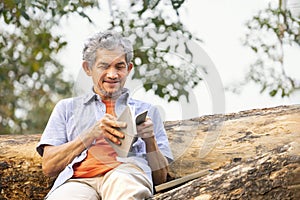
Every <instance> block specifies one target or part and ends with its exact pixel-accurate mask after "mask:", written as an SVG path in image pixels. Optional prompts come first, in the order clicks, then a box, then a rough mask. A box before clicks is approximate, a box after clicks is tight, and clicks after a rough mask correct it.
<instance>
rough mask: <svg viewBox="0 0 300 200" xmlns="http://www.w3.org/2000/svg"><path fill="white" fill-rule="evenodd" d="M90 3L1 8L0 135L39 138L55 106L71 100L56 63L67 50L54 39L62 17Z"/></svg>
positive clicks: (9, 1) (5, 4)
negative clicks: (61, 99) (64, 100)
mask: <svg viewBox="0 0 300 200" xmlns="http://www.w3.org/2000/svg"><path fill="white" fill-rule="evenodd" d="M94 6H97V3H95V2H94V1H92V0H91V1H87V0H86V1H65V0H63V1H60V0H55V1H54V0H53V1H39V0H37V1H29V0H25V1H16V0H3V1H1V2H0V20H1V28H0V82H1V84H0V91H1V93H0V133H1V134H9V133H25V131H26V133H38V132H40V131H41V130H42V129H43V127H44V126H45V123H46V122H47V120H48V118H49V115H50V113H51V110H52V108H53V106H54V103H55V102H57V100H58V99H60V98H62V97H65V96H69V95H70V94H71V88H72V83H71V82H69V81H67V80H65V79H64V78H63V66H62V65H61V64H60V62H59V61H58V60H57V59H56V58H55V56H56V54H57V53H58V52H59V51H60V50H61V49H62V48H63V47H64V46H65V45H66V42H65V41H64V40H63V37H62V36H61V35H59V34H54V33H53V31H52V30H53V28H54V27H55V26H57V25H58V24H59V21H60V19H61V17H64V16H68V15H69V14H70V13H78V14H79V15H81V16H82V17H85V18H87V19H89V17H88V16H87V15H86V14H85V13H84V11H83V10H84V9H85V8H88V7H94Z"/></svg>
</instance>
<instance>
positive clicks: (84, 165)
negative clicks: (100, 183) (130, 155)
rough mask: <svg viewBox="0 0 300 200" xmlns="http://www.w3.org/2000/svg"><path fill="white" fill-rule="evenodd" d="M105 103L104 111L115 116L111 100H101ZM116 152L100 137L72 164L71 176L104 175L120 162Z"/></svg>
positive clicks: (89, 176)
mask: <svg viewBox="0 0 300 200" xmlns="http://www.w3.org/2000/svg"><path fill="white" fill-rule="evenodd" d="M102 102H103V103H104V104H105V105H106V113H109V114H111V115H114V116H115V112H114V107H115V102H113V101H102ZM116 156H117V153H116V152H115V150H114V149H113V148H112V147H111V146H110V145H109V143H108V142H107V141H106V140H105V139H104V137H101V138H99V139H97V141H96V143H95V144H94V145H93V146H92V147H91V148H89V149H88V151H87V156H86V158H85V159H84V160H83V161H82V162H81V163H77V164H75V165H74V166H73V169H74V174H73V178H91V177H95V176H99V175H104V174H105V173H106V172H108V171H110V170H111V169H113V168H115V167H117V166H118V165H119V164H120V162H119V161H117V160H116Z"/></svg>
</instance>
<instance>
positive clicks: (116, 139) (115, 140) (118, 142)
mask: <svg viewBox="0 0 300 200" xmlns="http://www.w3.org/2000/svg"><path fill="white" fill-rule="evenodd" d="M104 137H105V138H107V139H109V140H110V141H112V142H113V143H115V144H119V145H120V144H121V141H120V140H119V139H118V138H116V137H115V136H114V135H112V134H111V133H110V132H108V131H104Z"/></svg>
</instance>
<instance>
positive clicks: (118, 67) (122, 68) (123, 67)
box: [116, 64, 127, 70]
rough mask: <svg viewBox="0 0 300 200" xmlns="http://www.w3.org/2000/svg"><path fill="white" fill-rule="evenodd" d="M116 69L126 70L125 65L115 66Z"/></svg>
mask: <svg viewBox="0 0 300 200" xmlns="http://www.w3.org/2000/svg"><path fill="white" fill-rule="evenodd" d="M116 68H117V69H118V70H124V69H126V68H127V65H125V64H117V65H116Z"/></svg>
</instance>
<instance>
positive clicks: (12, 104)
mask: <svg viewBox="0 0 300 200" xmlns="http://www.w3.org/2000/svg"><path fill="white" fill-rule="evenodd" d="M108 2H109V4H110V6H111V13H112V16H111V17H112V18H111V29H115V30H117V31H122V32H123V33H124V35H125V36H129V37H131V39H132V40H134V41H135V44H134V49H135V55H136V57H135V60H134V62H135V64H136V65H139V66H140V67H139V68H138V69H137V70H135V74H134V76H133V77H134V78H137V79H142V80H143V83H144V87H145V88H146V90H149V89H154V90H155V94H157V95H159V96H160V97H164V98H166V99H167V100H168V101H171V100H178V98H179V96H181V95H184V96H186V98H188V92H187V91H186V89H187V88H186V87H184V86H189V87H194V86H196V85H197V83H198V82H199V81H200V80H201V78H200V76H199V74H197V73H195V71H196V69H191V68H189V67H188V66H187V63H188V61H190V60H191V56H192V53H191V52H190V51H189V49H188V47H187V46H186V45H185V42H184V41H185V40H188V39H196V38H193V36H192V34H191V33H190V32H189V31H188V30H187V29H185V27H184V26H183V24H182V23H181V22H180V20H179V13H178V11H177V10H178V9H179V8H180V6H181V5H182V4H183V3H184V0H171V1H158V0H157V1H155V0H153V1H149V0H144V1H130V2H131V4H130V9H128V10H124V9H122V6H121V5H120V2H119V3H118V2H117V1H108ZM87 8H98V9H100V7H99V5H98V3H97V1H92V0H91V1H81V0H71V1H65V0H63V1H60V0H52V1H16V0H3V1H1V2H0V20H1V23H2V24H4V26H3V28H1V30H0V34H1V36H0V45H1V46H0V48H1V49H0V51H1V59H0V60H1V62H0V67H1V68H0V70H1V71H0V74H1V75H0V77H1V79H0V80H1V86H0V87H1V94H0V95H1V98H0V124H1V127H0V133H1V134H9V133H40V132H41V131H42V130H43V128H44V126H45V124H46V122H47V120H48V118H49V115H50V113H51V110H52V109H53V106H54V104H55V103H56V102H57V101H58V100H59V99H61V98H63V97H67V96H70V95H71V92H72V87H73V83H72V82H71V81H70V80H67V79H66V78H64V77H63V68H64V67H63V66H62V65H61V64H60V62H59V60H58V59H57V58H56V55H57V53H58V52H59V51H60V50H62V48H63V47H64V46H66V45H67V43H66V42H65V41H64V40H63V36H62V35H59V33H54V31H53V29H54V28H55V27H58V25H59V22H60V19H61V18H62V17H67V16H68V15H70V14H71V13H76V14H79V15H80V16H82V17H84V18H86V19H87V20H89V21H90V22H91V23H92V21H91V19H90V18H89V16H88V14H86V9H87ZM166 9H168V11H169V12H168V13H166V12H165V10H166ZM100 10H101V9H100ZM154 34H156V35H154ZM169 38H173V39H174V38H177V39H178V41H179V42H175V43H174V42H172V41H171V42H169ZM147 39H148V40H147ZM163 42H164V43H166V45H165V46H164V48H163V49H160V50H155V49H156V47H157V45H158V44H159V43H163ZM182 45H183V46H182ZM182 47H183V49H184V52H185V53H186V54H187V55H189V57H187V58H185V59H184V60H181V61H180V62H178V63H177V64H173V65H168V64H167V61H166V60H167V59H169V60H170V59H171V57H172V55H170V54H169V52H173V54H175V53H176V52H178V49H179V48H181V49H182ZM180 51H182V50H180ZM167 54H169V55H167ZM173 56H174V55H173ZM167 57H168V58H167ZM183 63H185V64H183ZM145 71H147V75H145ZM162 74H164V75H165V77H164V79H162V78H161V75H162ZM171 75H172V76H171Z"/></svg>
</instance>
